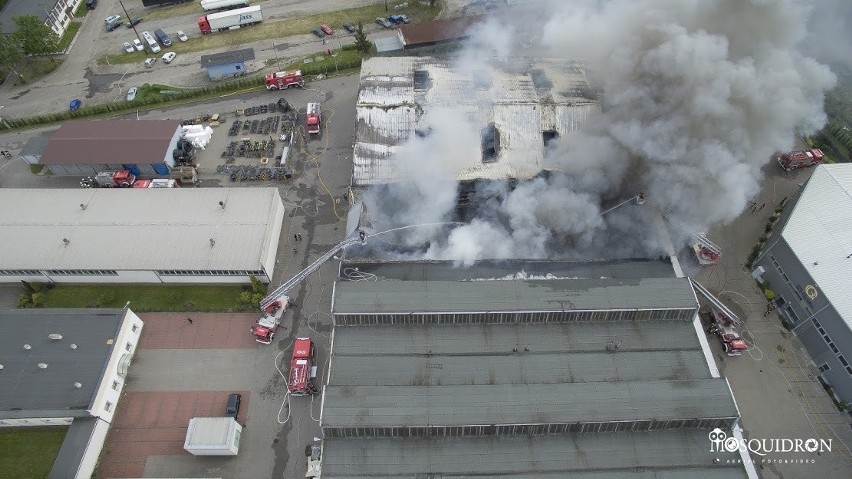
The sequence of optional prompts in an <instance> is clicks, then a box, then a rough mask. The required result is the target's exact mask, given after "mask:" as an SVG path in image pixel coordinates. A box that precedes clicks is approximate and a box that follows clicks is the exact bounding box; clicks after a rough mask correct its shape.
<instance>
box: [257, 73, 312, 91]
mask: <svg viewBox="0 0 852 479" xmlns="http://www.w3.org/2000/svg"><path fill="white" fill-rule="evenodd" d="M291 86H295V87H299V88H304V87H305V79H304V78H303V77H302V70H288V71H283V72H269V73H267V74H266V89H267V90H283V89H285V88H290V87H291Z"/></svg>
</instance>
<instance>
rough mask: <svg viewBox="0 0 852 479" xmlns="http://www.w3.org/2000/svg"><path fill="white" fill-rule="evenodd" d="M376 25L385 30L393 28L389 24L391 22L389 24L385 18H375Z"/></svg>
mask: <svg viewBox="0 0 852 479" xmlns="http://www.w3.org/2000/svg"><path fill="white" fill-rule="evenodd" d="M376 23H378V24H379V25H381V26H383V27H385V28H390V27H392V26H393V25H392V24H391V22H389V21H388V19H387V18H385V17H376Z"/></svg>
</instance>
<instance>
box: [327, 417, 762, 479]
mask: <svg viewBox="0 0 852 479" xmlns="http://www.w3.org/2000/svg"><path fill="white" fill-rule="evenodd" d="M708 444H709V442H708V439H707V431H705V430H695V429H682V430H666V431H652V432H621V433H598V434H565V435H551V436H512V437H508V436H486V437H464V438H455V437H442V438H393V439H385V438H377V439H360V438H355V439H326V440H325V442H324V446H323V466H322V469H323V470H322V472H323V477H325V478H342V477H346V478H349V479H367V478H375V477H394V478H410V479H414V478H420V477H427V474H434V475H435V476H434V477H445V478H447V477H455V478H458V477H470V476H477V477H479V476H488V477H499V478H510V477H511V478H539V477H554V478H555V477H568V476H569V475H570V476H571V477H588V478H593V479H616V478H619V479H622V478H623V479H627V478H630V479H636V478H641V479H684V478H701V479H729V478H731V479H733V478H745V477H746V474H745V471H744V470H743V467H742V465H740V464H737V460H738V459H739V455H738V454H735V453H733V454H732V453H723V454H716V453H711V452H709V451H710V448H709V446H708ZM716 458H718V459H719V461H718V463H714V462H713V460H714V459H716ZM429 477H431V476H429Z"/></svg>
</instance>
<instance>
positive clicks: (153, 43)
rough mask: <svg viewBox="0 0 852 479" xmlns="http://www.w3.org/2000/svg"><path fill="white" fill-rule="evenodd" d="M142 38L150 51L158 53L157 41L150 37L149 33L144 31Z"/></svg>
mask: <svg viewBox="0 0 852 479" xmlns="http://www.w3.org/2000/svg"><path fill="white" fill-rule="evenodd" d="M142 38H144V39H145V43H147V44H148V47H150V48H151V51H152V52H154V53H159V51H160V45H159V44H158V43H157V40H156V39H155V38H154V36H153V35H151V32H148V31H144V32H142Z"/></svg>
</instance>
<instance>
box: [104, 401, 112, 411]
mask: <svg viewBox="0 0 852 479" xmlns="http://www.w3.org/2000/svg"><path fill="white" fill-rule="evenodd" d="M111 410H112V403H111V402H109V401H107V402H106V404H104V411H111Z"/></svg>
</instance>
